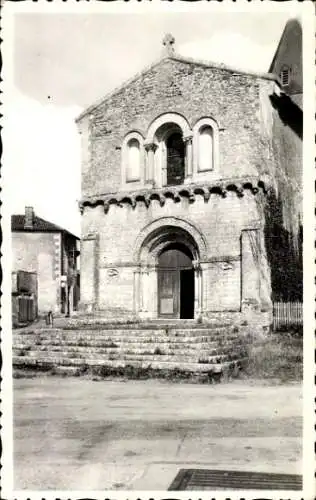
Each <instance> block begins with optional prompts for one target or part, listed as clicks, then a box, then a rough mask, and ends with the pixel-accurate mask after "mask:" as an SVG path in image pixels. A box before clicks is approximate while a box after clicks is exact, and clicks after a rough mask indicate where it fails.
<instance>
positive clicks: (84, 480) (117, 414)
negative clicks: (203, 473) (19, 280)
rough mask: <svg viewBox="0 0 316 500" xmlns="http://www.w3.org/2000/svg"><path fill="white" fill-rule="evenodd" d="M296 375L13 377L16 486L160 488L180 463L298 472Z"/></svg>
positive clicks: (299, 422)
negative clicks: (268, 380) (289, 379)
mask: <svg viewBox="0 0 316 500" xmlns="http://www.w3.org/2000/svg"><path fill="white" fill-rule="evenodd" d="M301 435H302V394H301V386H300V385H299V384H291V385H270V386H269V385H265V384H260V383H250V382H246V381H245V382H244V381H241V382H233V383H223V384H217V385H197V384H189V383H170V382H163V381H155V380H148V381H120V380H114V381H92V380H88V379H78V378H57V377H44V376H41V377H37V378H34V379H16V380H14V488H15V489H16V490H23V489H29V490H48V489H59V490H82V491H83V490H115V489H116V490H161V491H164V490H166V489H167V488H168V487H169V485H170V484H171V482H172V480H173V479H174V477H175V476H176V474H177V472H178V470H179V469H180V468H184V467H185V468H189V467H199V468H218V469H232V470H245V471H257V472H280V473H282V472H283V473H290V474H301V473H302V470H301V457H302V449H301V441H302V439H301Z"/></svg>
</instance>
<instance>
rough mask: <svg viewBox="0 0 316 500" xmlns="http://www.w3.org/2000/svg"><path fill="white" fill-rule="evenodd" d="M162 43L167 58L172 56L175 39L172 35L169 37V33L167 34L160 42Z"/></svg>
mask: <svg viewBox="0 0 316 500" xmlns="http://www.w3.org/2000/svg"><path fill="white" fill-rule="evenodd" d="M162 43H163V45H164V47H165V49H166V52H167V54H168V55H169V56H171V55H172V54H174V44H175V38H174V36H173V35H171V34H170V33H167V34H166V35H165V36H164V38H163V40H162Z"/></svg>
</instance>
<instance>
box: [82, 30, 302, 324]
mask: <svg viewBox="0 0 316 500" xmlns="http://www.w3.org/2000/svg"><path fill="white" fill-rule="evenodd" d="M164 45H165V55H164V57H163V58H162V59H161V60H159V61H158V62H156V63H155V64H153V65H152V66H150V67H149V68H147V69H145V70H144V71H143V72H141V73H140V74H138V75H136V76H135V78H133V79H131V80H130V81H129V82H127V83H125V84H124V85H122V86H121V87H120V88H118V89H116V90H115V91H113V92H112V93H111V94H109V95H108V96H107V97H106V98H105V99H103V100H102V101H101V102H99V103H98V104H96V105H93V106H91V107H90V108H88V109H87V110H86V111H85V112H83V113H82V114H81V115H80V117H79V118H78V120H77V123H78V127H79V131H80V134H81V138H82V152H83V156H82V157H83V161H82V201H81V211H82V249H81V279H82V289H81V290H82V292H81V304H82V309H83V310H85V311H94V310H95V311H96V310H99V311H104V315H105V316H107V317H113V318H118V319H122V318H139V319H144V318H149V319H156V318H180V319H181V318H183V319H184V318H194V319H202V320H207V319H210V318H214V317H220V318H224V317H226V316H229V317H234V318H235V319H236V320H238V321H241V322H243V321H245V319H247V320H249V319H253V320H254V322H255V323H256V324H258V325H259V326H267V325H269V324H270V322H271V308H272V300H274V299H276V298H277V299H285V300H291V299H292V298H293V299H298V295H299V294H300V291H299V290H298V289H299V288H300V287H301V285H300V283H299V280H300V279H301V275H300V264H299V243H298V242H299V235H300V213H301V208H300V206H301V205H300V204H301V199H300V193H301V189H300V182H301V181H300V172H301V170H300V169H301V160H302V130H301V129H300V130H298V127H299V124H297V123H294V124H293V123H291V119H292V113H293V112H294V111H295V108H294V103H292V101H291V99H290V98H287V99H286V100H285V101H284V99H283V97H282V96H283V94H282V92H283V88H282V87H281V85H280V80H279V78H278V76H276V75H272V74H255V73H246V72H244V71H240V70H235V69H231V68H227V67H225V66H223V65H216V64H211V63H206V62H203V61H198V60H193V59H189V58H184V57H180V56H178V55H176V54H175V52H174V47H173V45H174V39H173V37H172V36H170V35H169V36H166V38H165V39H164ZM277 59H278V58H276V60H275V64H277ZM280 103H282V105H281V104H280ZM283 104H284V106H285V111H286V112H285V113H284V109H283V108H284V106H283ZM280 257H281V259H280ZM282 258H283V259H284V261H282V262H281V266H282V270H284V269H285V268H286V271H287V272H286V274H285V275H282V279H281V277H280V274H278V272H279V271H280V269H279V266H280V260H282ZM274 273H276V274H274ZM275 276H278V282H276V279H275Z"/></svg>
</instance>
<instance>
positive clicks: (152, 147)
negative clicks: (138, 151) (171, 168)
mask: <svg viewBox="0 0 316 500" xmlns="http://www.w3.org/2000/svg"><path fill="white" fill-rule="evenodd" d="M156 149H157V145H156V144H155V143H154V142H150V143H147V144H145V150H146V152H147V163H146V166H147V168H146V176H145V183H146V184H149V185H151V187H153V186H154V184H155V151H156Z"/></svg>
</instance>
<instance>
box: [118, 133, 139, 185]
mask: <svg viewBox="0 0 316 500" xmlns="http://www.w3.org/2000/svg"><path fill="white" fill-rule="evenodd" d="M143 161H144V152H143V137H142V136H141V134H140V133H139V132H130V133H129V134H128V135H127V136H126V137H125V139H124V141H123V145H122V182H123V184H125V183H129V182H137V181H141V179H142V177H143Z"/></svg>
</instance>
